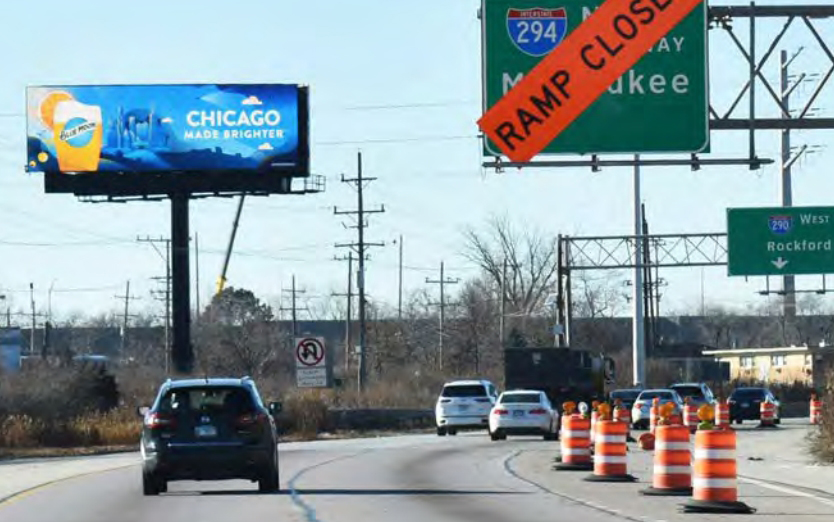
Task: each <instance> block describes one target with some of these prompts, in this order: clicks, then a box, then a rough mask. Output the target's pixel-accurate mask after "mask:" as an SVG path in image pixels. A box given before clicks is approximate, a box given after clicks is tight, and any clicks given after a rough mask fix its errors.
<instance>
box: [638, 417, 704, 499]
mask: <svg viewBox="0 0 834 522" xmlns="http://www.w3.org/2000/svg"><path fill="white" fill-rule="evenodd" d="M655 436H656V437H657V440H656V441H655V445H654V449H655V452H654V471H653V478H652V486H651V487H649V488H646V489H644V490H641V491H640V493H642V494H643V495H652V496H679V495H683V496H689V495H691V494H692V466H691V464H690V459H691V456H690V453H689V428H688V427H686V426H658V427H657V430H656V431H655Z"/></svg>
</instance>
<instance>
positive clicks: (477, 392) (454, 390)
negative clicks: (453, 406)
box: [440, 384, 487, 397]
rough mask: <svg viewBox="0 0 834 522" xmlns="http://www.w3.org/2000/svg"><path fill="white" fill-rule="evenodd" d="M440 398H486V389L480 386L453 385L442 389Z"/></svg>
mask: <svg viewBox="0 0 834 522" xmlns="http://www.w3.org/2000/svg"><path fill="white" fill-rule="evenodd" d="M440 395H441V396H442V397H486V396H487V392H486V388H485V387H484V386H483V385H481V384H453V385H449V386H444V387H443V392H441V394H440Z"/></svg>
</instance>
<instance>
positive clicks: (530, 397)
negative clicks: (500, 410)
mask: <svg viewBox="0 0 834 522" xmlns="http://www.w3.org/2000/svg"><path fill="white" fill-rule="evenodd" d="M539 403H541V395H539V394H538V393H506V394H504V395H503V396H502V397H501V404H539Z"/></svg>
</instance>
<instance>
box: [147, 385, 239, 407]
mask: <svg viewBox="0 0 834 522" xmlns="http://www.w3.org/2000/svg"><path fill="white" fill-rule="evenodd" d="M254 409H255V402H254V401H253V399H252V395H251V394H250V393H249V391H248V390H246V389H245V388H241V387H239V386H228V387H224V386H202V387H188V388H174V389H172V390H169V391H168V392H167V393H166V394H165V396H163V397H162V400H161V401H160V403H159V411H161V412H167V413H180V414H181V413H211V412H214V413H220V412H222V413H228V414H243V413H249V412H252V411H253V410H254Z"/></svg>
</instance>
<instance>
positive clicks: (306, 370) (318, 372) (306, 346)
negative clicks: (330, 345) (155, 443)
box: [295, 337, 330, 388]
mask: <svg viewBox="0 0 834 522" xmlns="http://www.w3.org/2000/svg"><path fill="white" fill-rule="evenodd" d="M295 374H296V380H297V385H298V387H299V388H326V387H327V386H328V381H329V380H330V379H329V375H330V368H329V366H328V360H327V350H326V348H325V344H324V337H300V338H297V339H296V340H295Z"/></svg>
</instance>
